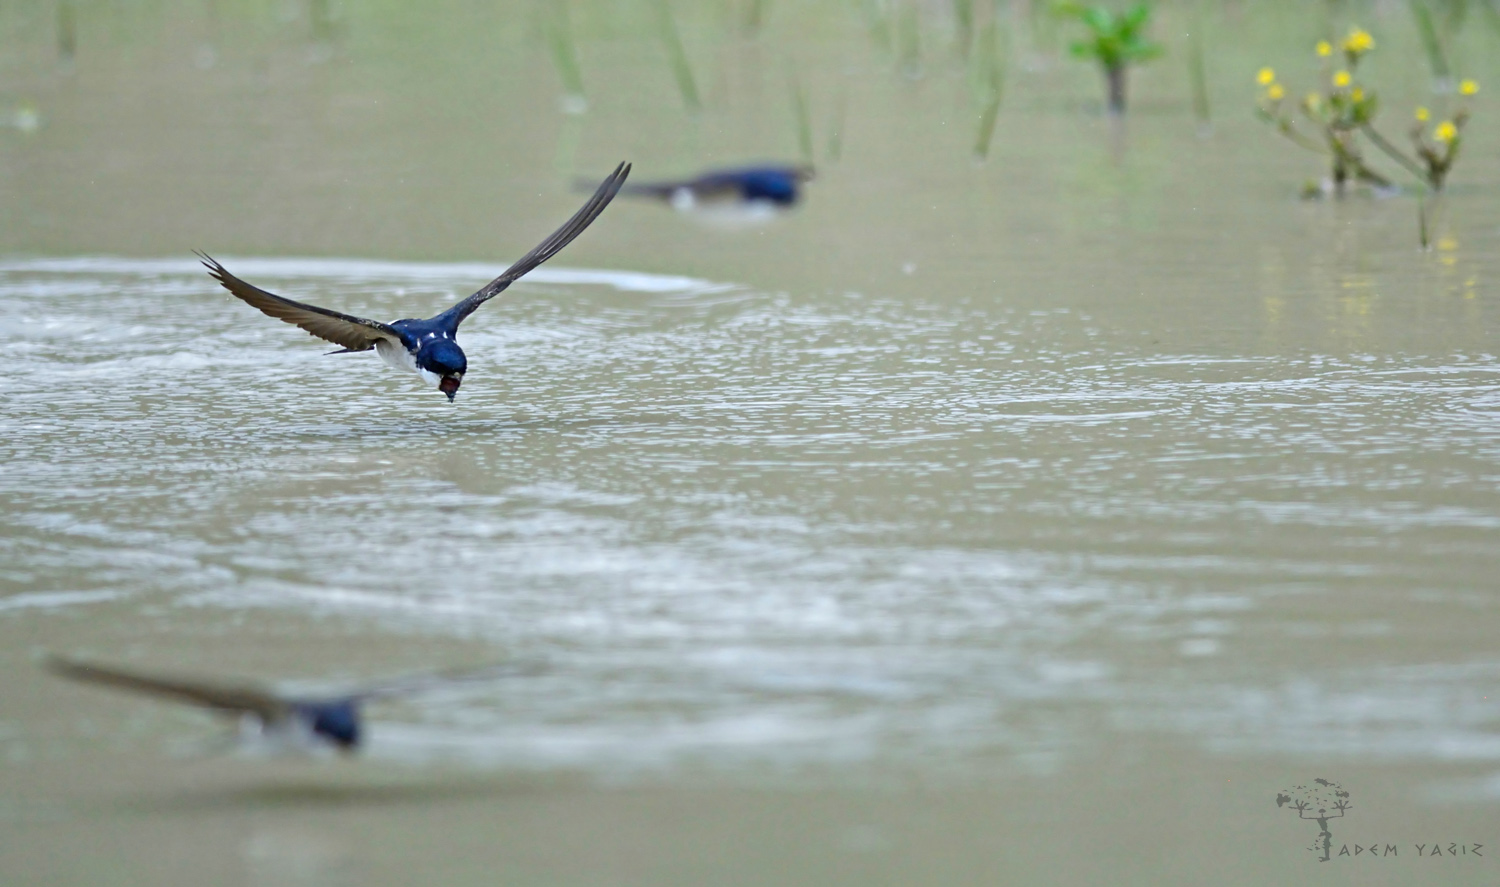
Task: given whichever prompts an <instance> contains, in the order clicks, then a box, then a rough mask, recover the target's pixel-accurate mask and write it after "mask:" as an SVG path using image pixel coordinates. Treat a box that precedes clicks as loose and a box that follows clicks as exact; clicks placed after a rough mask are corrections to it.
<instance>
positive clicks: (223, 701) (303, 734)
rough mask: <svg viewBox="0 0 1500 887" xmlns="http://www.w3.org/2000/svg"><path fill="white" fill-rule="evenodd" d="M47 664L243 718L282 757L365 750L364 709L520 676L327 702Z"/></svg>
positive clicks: (424, 682)
mask: <svg viewBox="0 0 1500 887" xmlns="http://www.w3.org/2000/svg"><path fill="white" fill-rule="evenodd" d="M42 665H43V666H44V667H45V668H46V669H47V670H48V671H50V672H52V673H53V674H56V675H59V676H60V677H65V678H69V679H71V680H75V681H82V682H84V683H89V684H97V685H100V686H105V687H113V688H115V689H120V690H128V691H131V692H135V693H144V694H147V695H152V696H162V697H166V698H169V699H174V700H176V701H178V702H185V703H188V704H190V705H197V706H200V707H202V708H207V709H210V710H212V711H215V712H218V713H220V714H224V715H228V716H231V717H235V718H237V719H238V720H239V726H240V738H241V739H248V740H252V741H258V742H259V743H261V744H263V745H265V746H266V747H268V748H269V749H271V750H274V751H314V750H317V749H319V748H333V749H336V750H338V751H341V752H345V753H351V752H353V751H355V750H356V749H358V748H359V746H360V744H361V743H362V742H363V740H364V723H363V718H362V717H361V715H360V706H361V705H362V704H363V703H365V702H369V701H371V700H374V699H382V698H388V697H392V696H405V695H410V694H414V693H421V692H424V691H427V690H432V689H436V688H439V687H443V686H449V685H452V684H454V683H457V682H464V681H470V680H478V679H484V678H491V677H498V676H500V675H501V674H509V673H515V672H516V669H515V668H514V667H513V666H492V667H490V668H485V669H478V670H471V671H466V672H438V673H434V674H426V675H416V676H412V677H407V678H398V679H395V680H391V681H387V682H385V683H381V684H374V685H370V686H367V687H361V688H358V689H353V690H348V691H345V692H342V693H337V694H331V695H327V696H303V695H289V694H284V693H279V692H276V691H274V690H270V689H267V688H265V687H261V686H256V685H254V684H249V683H244V682H227V681H210V680H201V679H198V678H185V677H172V676H166V675H151V674H143V673H140V672H134V671H127V670H125V669H122V668H115V667H112V666H106V665H99V664H96V663H91V662H84V661H82V660H78V659H70V658H67V657H63V656H57V655H50V656H48V657H46V658H45V659H44V660H43V662H42Z"/></svg>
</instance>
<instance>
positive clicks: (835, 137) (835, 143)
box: [825, 92, 849, 163]
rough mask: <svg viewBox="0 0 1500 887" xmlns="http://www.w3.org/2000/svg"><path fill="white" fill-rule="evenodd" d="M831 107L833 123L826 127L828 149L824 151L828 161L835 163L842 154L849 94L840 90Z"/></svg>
mask: <svg viewBox="0 0 1500 887" xmlns="http://www.w3.org/2000/svg"><path fill="white" fill-rule="evenodd" d="M833 108H834V111H833V125H832V126H830V127H829V128H828V150H827V151H826V152H825V156H826V157H827V160H828V162H829V163H837V162H838V161H839V158H841V157H843V156H844V116H845V114H846V113H847V111H848V110H849V96H848V95H846V94H844V93H842V92H840V93H839V99H838V101H837V102H836V103H834V106H833Z"/></svg>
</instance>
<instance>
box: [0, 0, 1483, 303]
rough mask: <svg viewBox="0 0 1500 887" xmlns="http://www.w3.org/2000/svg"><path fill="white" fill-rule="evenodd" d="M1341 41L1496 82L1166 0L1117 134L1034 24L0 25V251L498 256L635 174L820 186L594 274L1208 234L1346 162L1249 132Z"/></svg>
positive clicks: (1287, 4) (1398, 64)
mask: <svg viewBox="0 0 1500 887" xmlns="http://www.w3.org/2000/svg"><path fill="white" fill-rule="evenodd" d="M1105 5H1108V4H1105ZM1126 6H1127V4H1120V5H1119V6H1118V7H1117V9H1118V10H1123V9H1125V8H1126ZM1353 24H1359V25H1360V26H1362V27H1365V28H1368V29H1369V30H1370V31H1371V32H1372V33H1373V34H1374V35H1375V37H1376V39H1377V40H1378V41H1379V45H1380V52H1379V53H1378V54H1377V55H1376V56H1375V57H1374V58H1372V60H1371V61H1370V62H1369V64H1368V66H1367V68H1368V70H1366V71H1365V72H1364V73H1365V76H1367V77H1368V78H1369V79H1370V80H1371V81H1372V82H1375V83H1378V84H1379V87H1380V89H1381V95H1382V99H1383V101H1385V102H1386V103H1387V106H1388V107H1398V106H1399V107H1403V108H1404V107H1410V106H1414V105H1417V104H1425V105H1432V104H1440V103H1441V101H1442V95H1441V93H1442V90H1443V89H1444V88H1445V86H1444V85H1445V84H1449V83H1451V82H1452V78H1454V77H1459V76H1462V77H1474V78H1477V79H1478V80H1479V81H1480V82H1482V83H1490V82H1497V78H1496V77H1495V76H1494V72H1495V68H1496V66H1497V65H1496V62H1495V59H1497V58H1500V53H1497V52H1496V50H1497V49H1500V15H1497V14H1496V8H1495V4H1494V3H1493V2H1491V0H1401V2H1397V0H1381V2H1374V0H1160V2H1157V3H1155V4H1152V7H1151V19H1150V22H1149V26H1148V28H1147V31H1148V34H1147V36H1148V37H1149V39H1150V40H1151V41H1153V42H1154V43H1155V44H1159V45H1160V46H1161V48H1162V50H1163V54H1162V55H1161V57H1159V58H1156V59H1155V60H1154V61H1152V63H1151V64H1149V65H1145V66H1141V67H1138V68H1136V69H1135V73H1134V74H1133V75H1132V78H1131V84H1130V112H1129V122H1128V132H1127V133H1124V134H1116V135H1113V136H1112V135H1111V134H1110V133H1109V124H1108V123H1107V122H1106V119H1105V118H1106V115H1105V114H1104V113H1103V106H1104V93H1103V90H1102V89H1101V88H1100V80H1099V73H1098V70H1097V66H1096V65H1093V64H1085V63H1081V62H1080V61H1078V60H1077V59H1074V58H1072V57H1071V56H1070V52H1069V47H1070V44H1071V43H1073V42H1074V41H1075V40H1076V39H1077V38H1078V37H1079V36H1080V34H1079V33H1078V31H1077V27H1076V25H1077V23H1076V22H1070V21H1069V20H1067V19H1066V18H1064V17H1061V16H1059V15H1057V14H1056V10H1055V9H1053V8H1052V7H1051V6H1050V5H1049V4H1048V3H1045V2H1042V0H1030V2H1027V0H1012V2H1006V0H995V2H992V0H823V2H806V0H803V2H793V0H705V2H692V3H689V2H682V0H676V2H673V0H569V2H566V3H564V2H552V0H547V2H540V0H532V2H480V0H439V2H431V3H422V4H412V3H402V2H391V0H47V2H41V0H39V2H30V3H10V4H3V5H0V120H8V121H9V123H10V125H9V126H6V127H3V128H0V200H3V201H4V204H5V206H6V212H5V213H3V214H0V251H4V252H6V253H42V254H58V253H80V252H84V253H86V252H110V253H124V254H145V255H178V254H184V255H185V254H186V252H187V250H188V249H189V248H191V247H199V248H207V249H212V250H215V251H217V252H222V253H226V254H248V253H257V254H284V253H290V254H320V255H321V254H339V255H370V256H389V257H393V258H433V259H441V258H454V259H460V258H461V259H473V258H485V259H491V258H493V259H496V260H499V259H503V258H506V257H509V256H510V255H511V254H512V253H513V252H514V251H515V250H517V249H519V248H521V247H522V246H524V245H525V244H526V243H528V242H530V241H531V240H533V239H534V238H535V236H536V234H537V232H539V231H541V230H543V229H545V228H547V227H548V226H549V225H551V224H552V223H553V222H554V221H555V220H556V219H557V218H559V217H560V216H559V214H560V213H565V212H567V211H568V207H570V206H571V205H572V203H573V202H574V201H575V200H576V196H575V195H573V194H572V193H571V192H570V188H571V187H572V183H573V181H574V179H575V177H578V176H589V177H597V176H600V175H603V174H604V173H605V172H607V171H608V170H609V169H610V168H611V167H612V166H613V165H614V164H615V163H616V162H618V161H619V160H631V161H633V162H634V163H635V164H636V175H637V177H639V178H641V179H645V178H661V177H666V176H675V175H681V174H687V173H692V172H695V171H698V170H700V169H702V168H705V167H711V166H715V165H724V164H730V163H738V162H743V161H747V160H755V159H778V160H793V161H800V160H811V161H812V162H813V163H815V164H816V166H817V167H818V170H819V179H818V181H817V182H815V183H813V186H812V195H811V197H810V199H809V202H808V207H807V209H805V210H804V211H803V212H802V213H801V214H800V216H799V217H798V219H797V220H796V221H795V222H793V223H791V224H789V225H785V226H780V227H777V228H773V229H767V230H765V231H762V232H760V233H758V234H755V235H752V236H753V237H755V238H757V239H758V240H757V242H759V243H762V244H764V245H765V249H762V250H751V251H750V253H751V254H750V255H749V256H746V255H745V240H744V239H743V238H742V239H740V240H734V239H726V238H724V237H713V236H710V235H706V234H703V233H701V232H697V231H694V230H690V229H689V228H688V227H685V226H684V225H682V224H681V222H680V220H676V219H672V218H670V217H667V216H665V215H657V214H648V213H647V211H646V209H644V208H642V209H638V210H630V211H628V212H630V213H632V214H633V215H632V216H631V218H632V219H633V220H634V221H633V223H631V224H621V225H615V226H610V225H606V226H604V228H603V229H601V231H600V232H591V233H590V236H589V237H586V238H584V240H582V241H580V244H579V247H578V248H581V252H578V253H574V256H573V259H574V260H575V261H582V260H584V259H587V260H588V261H595V262H604V263H611V264H617V265H626V266H631V267H643V268H653V269H661V268H668V269H672V270H693V271H697V272H703V273H706V272H707V271H709V270H711V269H717V270H718V271H721V272H722V271H727V272H728V273H734V274H741V275H744V276H746V277H750V278H755V277H757V274H756V272H755V271H754V270H753V268H752V267H751V266H749V265H747V264H746V263H753V266H754V267H755V268H761V269H764V268H765V267H766V265H767V264H768V263H769V264H774V263H775V261H776V257H777V256H785V257H786V261H788V262H794V261H801V260H795V259H793V258H792V255H791V254H792V253H800V249H794V245H805V246H806V247H808V249H807V252H808V253H809V254H810V255H814V256H817V257H818V259H819V261H820V262H822V263H824V264H827V263H830V262H837V261H841V260H842V261H844V263H845V267H846V268H851V267H852V268H855V269H858V271H860V272H861V273H868V275H870V276H874V275H877V274H878V275H886V274H889V273H891V272H892V271H893V270H895V269H898V268H900V267H904V266H905V265H909V264H913V263H915V264H918V265H920V264H921V263H922V262H924V261H945V260H951V259H956V258H960V257H961V256H962V255H969V254H971V253H972V252H973V251H974V250H975V249H977V247H975V246H974V245H973V244H976V243H982V244H984V245H986V248H987V249H989V250H991V251H994V252H997V253H1000V254H1003V253H1004V251H1005V250H1006V249H1007V247H1006V246H1005V244H1007V243H1011V244H1018V245H1019V246H1017V247H1015V248H1019V249H1027V248H1030V247H1028V246H1027V244H1035V242H1036V241H1037V240H1038V239H1039V238H1040V239H1044V240H1049V241H1055V242H1057V243H1059V244H1060V249H1063V250H1068V249H1074V250H1076V249H1078V248H1079V247H1081V246H1087V244H1086V243H1084V242H1085V241H1089V240H1090V239H1091V236H1092V233H1097V232H1099V231H1100V230H1101V229H1105V230H1114V231H1126V232H1137V233H1139V232H1146V233H1148V234H1149V233H1150V232H1154V231H1155V232H1168V233H1176V234H1179V235H1182V236H1185V237H1187V238H1188V240H1189V241H1190V240H1191V239H1192V238H1193V237H1195V236H1198V234H1197V232H1199V231H1201V230H1202V228H1203V224H1204V222H1205V221H1206V219H1205V216H1204V213H1212V211H1213V208H1214V207H1225V206H1228V207H1233V208H1235V209H1236V210H1237V212H1236V215H1235V218H1237V219H1238V218H1243V217H1244V216H1245V214H1246V213H1248V214H1249V216H1251V217H1255V218H1259V219H1261V221H1262V223H1264V224H1276V222H1275V221H1274V219H1275V217H1276V216H1275V215H1273V214H1277V215H1283V216H1284V215H1285V214H1286V213H1289V212H1293V210H1290V209H1288V208H1287V206H1286V205H1285V203H1286V202H1287V201H1289V200H1294V199H1295V194H1296V192H1297V189H1298V187H1299V186H1300V185H1301V184H1302V183H1303V182H1304V181H1306V179H1307V178H1308V177H1310V176H1315V175H1319V174H1321V173H1322V172H1323V166H1324V164H1321V163H1319V162H1318V161H1317V160H1316V159H1315V158H1311V157H1305V156H1299V154H1298V152H1297V151H1296V150H1295V149H1294V148H1293V147H1292V146H1289V145H1286V144H1283V143H1281V142H1279V141H1278V140H1276V139H1275V138H1273V137H1272V136H1270V135H1269V134H1268V133H1267V132H1266V131H1265V130H1264V129H1263V128H1258V127H1257V126H1256V124H1255V121H1254V119H1253V114H1252V110H1253V107H1254V103H1255V101H1256V90H1257V88H1258V87H1257V85H1256V82H1255V76H1256V72H1257V71H1258V70H1260V69H1261V68H1262V67H1264V66H1267V65H1269V66H1274V67H1275V69H1276V70H1277V71H1279V72H1284V76H1286V77H1287V78H1289V79H1295V80H1299V81H1300V80H1308V81H1310V80H1312V79H1314V78H1315V77H1316V75H1317V71H1318V67H1317V60H1316V59H1315V58H1314V56H1313V54H1312V47H1313V46H1314V44H1315V43H1316V42H1317V41H1318V40H1320V39H1331V38H1336V37H1337V36H1338V35H1341V34H1343V33H1344V32H1346V31H1347V30H1348V28H1349V27H1350V26H1351V25H1353ZM1435 90H1436V92H1435ZM1480 98H1481V99H1482V98H1483V96H1481V97H1480ZM1402 113H1405V112H1402ZM1465 135H1466V139H1467V140H1468V142H1469V143H1470V147H1468V148H1466V155H1468V156H1467V157H1466V162H1465V165H1464V167H1463V168H1461V169H1460V170H1459V171H1458V172H1457V173H1456V174H1455V176H1454V183H1455V186H1456V190H1457V192H1458V193H1460V194H1461V193H1462V191H1463V188H1464V187H1471V188H1473V187H1482V186H1484V184H1485V183H1487V182H1488V181H1490V180H1492V179H1493V178H1494V177H1495V168H1494V163H1493V160H1492V159H1491V158H1492V157H1493V156H1494V154H1495V148H1494V140H1493V136H1492V128H1491V126H1490V123H1489V120H1488V115H1487V114H1485V113H1484V109H1483V107H1482V103H1481V107H1480V108H1479V109H1478V110H1477V111H1476V116H1475V119H1474V122H1473V123H1472V125H1471V127H1470V130H1469V131H1467V132H1466V134H1465ZM1470 164H1472V165H1470ZM1387 172H1388V173H1389V174H1391V175H1392V176H1394V175H1395V174H1397V173H1399V172H1400V171H1399V170H1396V169H1392V170H1387ZM1460 199H1461V198H1460ZM613 212H615V211H613V210H612V213H613ZM1188 213H1191V215H1182V217H1181V218H1175V216H1178V215H1181V214H1188ZM1409 219H1410V217H1409V215H1408V216H1407V217H1406V218H1403V220H1402V221H1400V222H1399V223H1396V222H1393V223H1392V224H1398V225H1401V226H1406V227H1410V224H1411V223H1410V220H1409ZM616 221H619V220H618V219H617V220H616ZM611 229H612V230H611ZM605 230H609V231H610V233H609V234H607V235H606V234H603V233H602V232H603V231H605ZM684 238H685V239H686V240H687V241H688V244H689V246H690V248H689V249H686V250H669V249H668V246H669V245H670V244H671V243H673V242H674V241H676V240H680V239H684ZM959 241H964V242H967V243H968V244H969V245H967V246H956V245H955V244H956V243H957V242H959ZM1110 242H1111V243H1116V242H1117V241H1110ZM1144 246H1149V245H1143V244H1139V243H1137V244H1130V245H1128V246H1122V247H1121V248H1123V249H1126V250H1127V251H1129V252H1131V253H1132V254H1134V255H1140V254H1141V249H1142V248H1143V247H1144ZM1178 248H1180V246H1179V247H1178ZM898 253H899V254H900V256H899V261H897V260H895V259H892V260H891V261H889V262H884V263H873V262H871V261H869V260H868V259H869V257H870V256H882V257H884V256H888V255H895V254H898ZM737 257H740V260H739V261H737ZM876 266H878V268H877V267H876ZM760 279H762V280H763V282H765V283H768V284H771V285H774V284H775V283H776V282H777V275H776V274H775V273H774V272H769V273H763V274H761V275H760Z"/></svg>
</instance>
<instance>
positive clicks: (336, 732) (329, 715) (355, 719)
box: [307, 699, 360, 751]
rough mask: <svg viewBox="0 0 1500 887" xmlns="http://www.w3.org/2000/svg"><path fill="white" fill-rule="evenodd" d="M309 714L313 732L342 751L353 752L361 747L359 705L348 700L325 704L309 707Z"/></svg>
mask: <svg viewBox="0 0 1500 887" xmlns="http://www.w3.org/2000/svg"><path fill="white" fill-rule="evenodd" d="M307 714H308V715H309V716H310V717H311V719H312V729H313V732H314V733H316V734H318V735H319V736H322V737H324V738H326V739H328V740H330V741H331V742H333V744H334V745H337V746H338V747H339V749H340V750H342V751H353V750H354V749H355V747H356V746H358V745H359V733H360V730H359V703H358V702H356V701H354V700H352V699H346V700H344V701H342V702H323V703H318V704H317V705H312V706H308V710H307Z"/></svg>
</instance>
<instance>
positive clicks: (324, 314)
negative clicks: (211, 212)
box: [198, 163, 630, 403]
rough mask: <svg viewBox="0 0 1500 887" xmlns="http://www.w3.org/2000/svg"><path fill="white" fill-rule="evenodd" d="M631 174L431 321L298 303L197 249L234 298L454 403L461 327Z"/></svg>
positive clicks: (614, 180)
mask: <svg viewBox="0 0 1500 887" xmlns="http://www.w3.org/2000/svg"><path fill="white" fill-rule="evenodd" d="M628 175H630V164H628V163H622V164H620V165H619V166H618V167H617V168H616V169H615V171H614V172H613V173H612V174H610V176H609V178H607V179H605V180H604V182H603V183H602V184H600V185H599V188H598V190H596V191H595V192H594V196H593V197H591V198H589V201H588V202H587V203H585V204H584V205H583V208H582V209H580V210H578V212H576V213H574V214H573V218H571V219H569V220H568V221H567V223H566V224H564V225H563V226H562V227H561V228H558V229H557V230H556V231H554V232H552V236H551V237H548V238H547V239H546V240H543V241H542V242H541V243H540V244H538V245H537V247H536V248H535V249H533V250H532V251H531V252H529V253H527V254H526V255H524V256H522V257H521V258H519V259H517V260H516V263H515V264H514V265H511V266H510V267H509V268H507V269H505V273H504V274H501V275H500V276H499V277H497V278H495V279H494V280H492V281H490V282H489V283H487V284H485V285H484V287H483V288H482V289H480V290H479V291H478V292H476V293H474V294H473V295H472V296H469V297H468V298H466V299H464V300H463V301H461V302H459V303H458V304H457V305H454V306H453V307H452V308H449V309H448V310H447V311H444V312H443V313H442V314H439V315H437V316H436V317H430V318H428V319H426V320H397V321H393V322H391V323H381V322H380V321H378V320H366V319H365V318H363V317H354V316H353V315H350V314H341V313H340V312H338V311H331V310H329V309H327V308H319V307H317V306H316V305H307V304H303V303H302V302H294V301H292V300H291V299H286V298H282V297H281V296H278V295H275V294H273V293H268V292H266V291H265V290H263V289H260V288H259V287H255V286H251V285H250V284H248V283H246V282H245V281H243V280H240V279H239V278H238V277H235V276H234V275H233V274H230V273H229V271H228V270H227V269H225V267H224V266H223V265H221V264H219V263H218V262H217V261H215V260H214V259H212V258H210V257H209V256H207V255H205V254H203V253H198V257H199V258H201V259H202V260H203V265H204V267H206V268H208V273H209V275H210V276H212V277H213V278H214V279H215V280H217V281H218V282H219V283H220V284H221V285H223V287H224V288H225V289H227V290H229V291H230V292H231V293H233V294H234V295H235V296H238V297H239V298H241V299H243V300H244V301H246V302H248V303H250V304H251V305H252V306H254V307H256V308H259V309H260V310H261V311H263V312H265V313H266V314H269V315H270V316H272V317H274V318H276V319H278V320H284V321H286V322H287V323H291V324H296V325H297V326H299V327H302V328H303V329H304V330H307V331H308V332H309V333H312V334H313V335H314V336H317V337H319V338H321V339H327V340H328V341H330V342H332V343H333V344H335V345H342V346H343V347H342V348H341V349H339V350H338V351H331V352H329V353H330V354H346V353H348V352H351V351H369V350H370V349H372V348H373V349H375V353H376V354H379V355H380V356H381V358H382V359H384V360H385V362H386V363H388V364H390V365H391V366H394V367H396V368H397V369H403V370H411V371H412V372H414V373H416V374H417V375H419V376H421V377H422V378H423V379H424V380H425V381H426V382H427V383H428V384H429V385H433V386H436V388H437V389H438V390H439V391H441V392H443V393H444V394H446V395H448V400H449V402H450V403H451V402H452V401H453V397H454V395H456V394H458V386H459V385H460V384H461V383H462V382H463V378H464V373H465V372H467V371H468V368H469V365H468V360H467V358H465V357H464V351H463V349H462V348H460V347H458V342H457V341H456V340H455V337H456V336H457V335H458V325H459V324H461V323H463V322H464V319H465V318H467V317H468V316H469V315H470V314H473V313H474V311H475V309H477V308H478V307H479V306H480V305H483V304H484V303H485V302H488V301H489V300H490V299H493V298H494V297H495V296H498V295H499V294H500V293H501V292H502V291H504V290H505V288H506V287H508V286H510V285H511V284H512V283H515V282H516V281H517V280H519V279H520V278H521V277H522V276H523V275H525V274H526V273H527V272H528V271H530V270H531V269H533V268H535V267H536V266H538V265H540V264H542V263H543V262H545V261H547V260H548V259H550V258H552V257H553V256H555V255H557V254H558V252H560V251H561V250H562V248H563V247H565V246H567V245H568V244H569V243H571V242H572V241H573V238H575V237H577V236H578V235H579V234H581V233H582V232H583V229H585V228H587V227H588V226H589V223H591V222H593V221H594V219H596V218H598V216H599V213H601V212H603V211H604V208H605V207H606V206H608V205H609V202H610V201H611V200H613V199H614V197H615V194H617V193H619V190H620V186H621V185H623V184H624V183H625V177H626V176H628Z"/></svg>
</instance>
